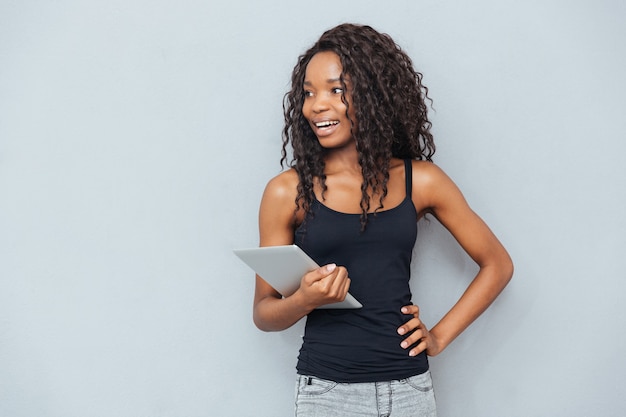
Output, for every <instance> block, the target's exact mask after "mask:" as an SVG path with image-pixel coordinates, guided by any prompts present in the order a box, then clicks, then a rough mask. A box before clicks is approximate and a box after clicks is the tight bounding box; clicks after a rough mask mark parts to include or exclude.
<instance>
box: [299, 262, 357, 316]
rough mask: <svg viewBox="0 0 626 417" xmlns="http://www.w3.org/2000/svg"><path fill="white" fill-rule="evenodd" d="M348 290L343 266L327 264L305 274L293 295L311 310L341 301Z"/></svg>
mask: <svg viewBox="0 0 626 417" xmlns="http://www.w3.org/2000/svg"><path fill="white" fill-rule="evenodd" d="M349 288H350V278H349V277H348V270H347V269H346V268H345V267H343V266H337V265H335V264H328V265H324V266H322V267H319V268H317V269H314V270H313V271H311V272H309V273H307V274H305V275H304V276H303V277H302V280H301V281H300V288H299V289H298V291H296V293H295V294H294V295H295V296H296V297H299V298H300V299H301V302H302V303H303V304H304V305H306V306H307V308H309V309H311V310H313V309H315V308H317V307H319V306H322V305H325V304H331V303H338V302H341V301H343V300H344V299H345V298H346V294H348V289H349Z"/></svg>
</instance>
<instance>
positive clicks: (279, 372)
mask: <svg viewBox="0 0 626 417" xmlns="http://www.w3.org/2000/svg"><path fill="white" fill-rule="evenodd" d="M625 17H626V6H625V5H624V3H623V2H620V1H617V0H615V1H609V0H604V1H591V0H588V1H545V0H542V1H525V2H519V1H515V2H514V1H496V0H476V1H471V2H468V1H462V0H456V1H434V0H429V1H426V0H423V1H413V0H401V1H400V0H399V1H391V2H387V3H386V4H384V5H383V3H381V2H379V1H378V0H377V1H369V0H368V1H358V2H357V1H354V2H348V1H328V0H320V1H317V2H314V3H311V2H308V3H305V2H295V1H288V0H268V1H263V2H261V1H259V2H253V1H237V0H234V1H230V2H227V3H222V2H220V3H216V2H212V1H207V0H205V1H199V0H197V1H195V0H182V1H181V0H178V1H175V2H174V1H163V0H150V1H148V0H109V1H99V2H96V1H78V0H75V1H72V0H56V1H32V0H2V1H1V2H0V257H1V258H0V415H2V416H6V417H32V416H38V417H57V416H58V417H73V416H76V417H84V416H89V417H91V416H93V417H99V416H102V417H112V416H128V417H131V416H132V417H137V416H150V417H161V416H163V417H164V416H176V417H193V416H267V417H274V416H289V415H292V409H293V406H292V403H293V382H294V379H295V376H294V374H295V369H294V367H295V360H296V355H297V350H298V348H299V344H300V334H301V332H302V323H299V324H298V325H296V326H294V327H293V328H292V329H289V330H287V331H285V332H281V333H262V332H260V331H258V330H257V329H256V328H255V327H254V325H253V323H252V320H251V306H252V295H253V275H252V273H251V271H250V270H248V269H247V267H246V266H245V265H244V264H243V263H241V262H240V261H239V260H238V259H237V258H236V257H235V256H234V255H232V253H231V249H232V248H235V247H247V246H255V245H256V244H257V224H256V223H257V209H258V204H259V200H260V196H261V193H262V191H263V188H264V186H265V184H266V182H267V181H268V180H269V179H270V178H271V177H272V176H274V175H276V174H277V173H278V172H279V170H280V167H279V165H278V159H279V151H280V131H281V127H282V110H281V103H282V96H283V94H284V93H285V92H286V91H287V88H288V83H289V76H290V73H291V70H292V68H293V65H294V64H295V62H296V58H297V56H298V55H299V54H300V53H302V52H304V50H305V49H306V48H308V47H309V46H310V44H311V43H312V42H313V41H314V40H315V39H317V38H318V37H319V35H320V34H321V33H322V31H324V30H326V29H328V28H330V27H332V26H334V25H336V24H338V23H341V22H345V21H349V22H358V23H367V24H370V25H372V26H374V27H375V28H377V29H379V30H381V31H384V32H388V33H389V34H391V35H392V36H393V37H394V39H395V40H396V41H397V42H398V43H399V44H400V45H401V46H402V47H403V48H404V49H405V50H406V51H407V52H408V53H409V54H410V56H411V57H412V58H413V59H414V62H415V65H416V67H417V68H418V69H419V70H420V71H421V72H423V74H424V82H425V83H426V85H427V86H428V88H429V91H430V95H431V97H432V98H433V99H434V111H433V112H431V116H432V121H433V123H434V128H433V131H434V134H435V138H436V143H437V146H438V150H437V154H436V155H435V156H436V158H435V159H436V162H437V163H438V164H439V165H440V166H441V167H442V168H443V169H444V170H445V171H446V172H447V173H448V174H449V175H450V176H451V177H452V178H453V179H454V180H455V181H456V182H457V184H458V185H459V186H460V187H461V189H462V190H463V192H464V194H465V195H466V197H467V199H468V200H469V202H470V204H471V205H472V207H473V208H474V209H475V210H476V211H477V212H478V213H479V214H480V215H481V216H482V217H483V218H484V219H485V220H486V221H487V223H488V224H489V225H490V226H491V227H492V229H493V230H494V231H495V232H496V234H497V235H498V236H499V237H500V239H501V240H502V242H503V243H504V244H505V246H506V247H507V248H508V249H509V251H510V253H511V255H512V257H513V259H514V261H515V264H516V273H515V277H514V279H513V281H512V282H511V284H510V286H509V287H507V289H506V290H505V292H504V293H503V294H502V296H501V297H500V298H499V299H498V300H497V302H496V303H495V304H494V305H493V306H492V307H491V308H490V309H489V310H488V311H487V313H486V314H485V315H484V316H482V317H481V318H480V319H479V320H478V321H477V322H476V323H475V324H474V325H473V326H472V327H470V329H469V330H468V331H467V332H466V333H464V334H463V335H462V336H461V337H460V338H459V339H457V341H456V342H455V343H454V344H453V345H452V346H450V348H449V349H448V350H446V351H445V352H444V353H443V354H442V355H440V356H438V357H436V358H434V359H432V361H431V365H432V372H433V375H434V379H435V384H436V389H437V399H438V402H439V407H440V416H442V417H457V416H466V417H474V416H475V417H490V416H493V417H502V416H511V417H514V416H524V417H528V416H604V417H606V416H623V415H624V412H626V399H625V398H624V392H625V389H626V383H625V382H624V374H626V359H624V353H623V352H624V347H625V346H626V337H625V335H626V333H625V332H624V325H625V324H626V315H625V313H624V308H623V301H624V293H625V291H626V284H625V283H624V278H626V273H625V272H624V271H626V238H625V237H624V236H625V232H626V227H625V226H626V221H625V220H624V212H625V203H626V168H625V165H624V163H623V161H622V160H623V158H624V153H625V152H626V144H625V143H626V117H625V116H624V115H625V113H626V105H625V97H626V79H625V76H624V75H625V74H626V54H625V50H624V45H625V41H626V25H624V18H625ZM414 259H415V263H414V268H413V269H414V272H415V277H414V279H413V289H414V293H415V300H414V301H415V302H416V303H418V304H419V305H420V306H421V308H422V311H423V318H424V319H425V320H426V322H427V323H429V324H430V325H433V324H434V323H435V322H436V321H437V320H438V319H439V318H440V317H441V315H442V314H443V313H445V311H447V309H448V308H449V307H450V306H451V305H452V303H454V301H455V300H456V299H457V298H458V296H459V295H460V294H461V292H462V291H463V289H464V288H465V286H466V285H467V284H468V282H469V280H470V279H471V278H472V276H473V275H472V274H473V273H474V272H475V271H476V269H475V267H474V266H473V265H472V263H471V262H470V261H469V260H468V258H467V256H466V255H465V254H464V253H463V252H462V251H461V250H460V249H459V248H458V247H457V246H456V243H455V242H454V240H453V239H452V238H450V236H449V235H448V234H447V232H446V231H445V230H443V229H442V228H441V227H440V226H439V225H438V224H437V222H436V221H431V222H430V223H420V236H419V242H418V244H417V246H416V249H415V256H414Z"/></svg>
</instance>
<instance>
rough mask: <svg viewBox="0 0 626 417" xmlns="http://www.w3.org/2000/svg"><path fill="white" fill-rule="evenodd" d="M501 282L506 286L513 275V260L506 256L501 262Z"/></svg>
mask: <svg viewBox="0 0 626 417" xmlns="http://www.w3.org/2000/svg"><path fill="white" fill-rule="evenodd" d="M501 271H502V280H503V281H504V285H506V284H508V283H509V281H511V278H513V273H514V272H515V266H514V265H513V260H512V259H511V257H510V256H509V255H508V254H507V256H506V258H505V260H504V261H503V262H502V267H501Z"/></svg>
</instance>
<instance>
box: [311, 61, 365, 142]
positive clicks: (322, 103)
mask: <svg viewBox="0 0 626 417" xmlns="http://www.w3.org/2000/svg"><path fill="white" fill-rule="evenodd" d="M341 71H342V66H341V61H340V60H339V56H338V55H337V54H336V53H334V52H330V51H328V52H318V53H317V54H315V55H314V56H313V58H311V61H309V64H308V65H307V67H306V73H305V76H304V103H303V105H302V114H303V115H304V117H305V118H306V119H307V120H308V122H309V125H310V126H311V129H312V130H313V133H315V136H317V139H318V140H319V142H320V144H321V145H322V146H323V147H324V148H329V149H330V148H333V149H334V148H341V147H345V146H348V145H354V138H353V137H352V126H351V123H350V119H352V120H353V121H355V118H354V108H353V106H351V105H350V106H349V108H350V111H349V114H350V119H348V116H347V115H346V109H347V107H346V104H345V103H344V102H343V101H342V99H341V97H342V95H343V96H344V97H345V100H346V102H347V103H348V104H351V103H352V97H351V95H350V91H343V87H342V85H341V81H340V77H341ZM344 78H345V82H346V86H347V88H348V90H350V83H349V79H348V77H345V76H344Z"/></svg>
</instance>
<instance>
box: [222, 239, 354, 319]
mask: <svg viewBox="0 0 626 417" xmlns="http://www.w3.org/2000/svg"><path fill="white" fill-rule="evenodd" d="M233 252H235V255H237V256H238V257H239V258H240V259H241V260H242V261H244V262H245V263H246V264H247V265H248V266H249V267H250V268H252V269H253V270H254V271H255V272H256V273H257V274H258V275H259V276H260V277H261V278H263V279H264V280H265V281H267V283H268V284H270V285H271V286H272V287H273V288H274V289H275V290H276V291H278V292H279V293H281V294H282V296H283V297H288V296H290V295H291V294H293V293H294V292H296V290H297V289H298V288H299V287H300V280H301V279H302V277H303V276H304V274H306V273H307V272H309V271H312V270H314V269H316V268H319V265H318V264H317V263H316V262H315V261H314V260H313V259H311V258H310V257H309V255H307V254H306V253H305V252H304V251H303V250H302V249H300V248H299V247H298V246H297V245H283V246H264V247H262V248H249V249H235V250H233ZM361 307H363V305H362V304H361V303H359V302H358V301H357V300H356V299H355V298H354V297H353V296H352V295H350V293H348V294H347V295H346V298H345V300H344V301H342V302H339V303H332V304H326V305H323V306H320V307H318V308H361Z"/></svg>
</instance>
